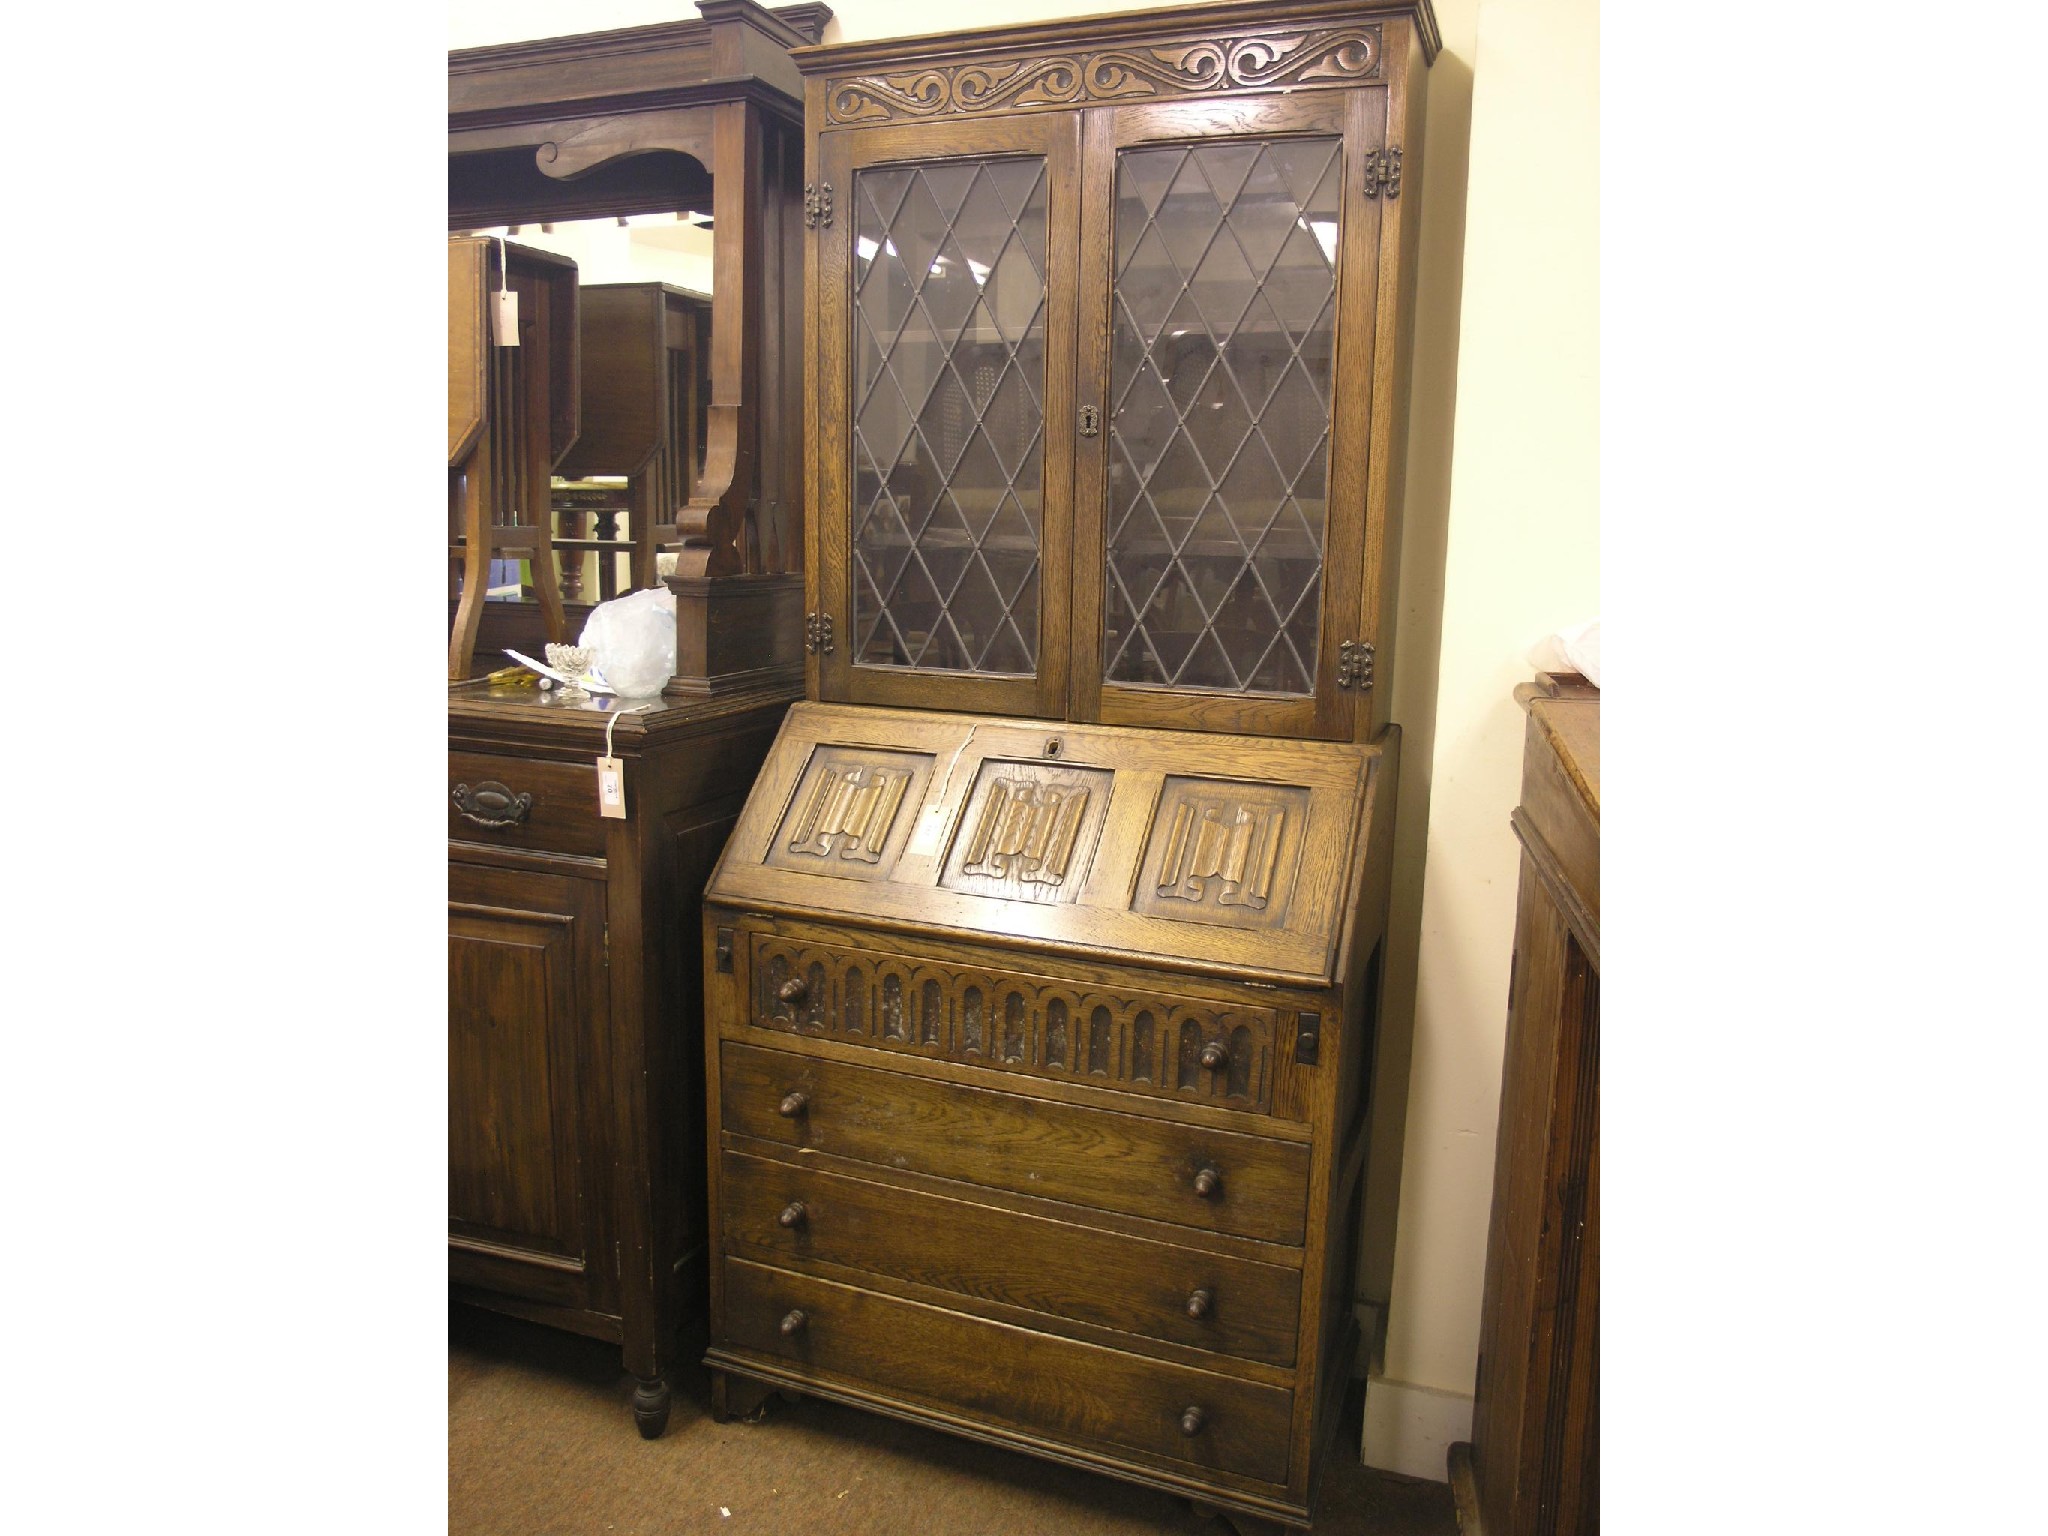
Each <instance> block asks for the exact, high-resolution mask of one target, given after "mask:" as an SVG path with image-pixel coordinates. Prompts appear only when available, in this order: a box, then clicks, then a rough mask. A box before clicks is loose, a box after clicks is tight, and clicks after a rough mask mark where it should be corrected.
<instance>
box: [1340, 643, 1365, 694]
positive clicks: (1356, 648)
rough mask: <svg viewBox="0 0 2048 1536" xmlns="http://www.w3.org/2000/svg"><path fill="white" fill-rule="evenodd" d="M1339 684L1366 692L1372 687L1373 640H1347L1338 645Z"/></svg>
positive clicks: (1342, 686) (1341, 686)
mask: <svg viewBox="0 0 2048 1536" xmlns="http://www.w3.org/2000/svg"><path fill="white" fill-rule="evenodd" d="M1337 686H1338V687H1339V688H1346V689H1349V688H1356V689H1357V690H1358V691H1359V692H1360V693H1364V692H1365V691H1367V690H1368V689H1370V688H1371V687H1372V642H1371V641H1370V640H1346V641H1345V642H1344V643H1343V644H1342V645H1340V646H1338V647H1337Z"/></svg>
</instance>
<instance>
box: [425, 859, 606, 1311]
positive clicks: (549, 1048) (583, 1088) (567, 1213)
mask: <svg viewBox="0 0 2048 1536" xmlns="http://www.w3.org/2000/svg"><path fill="white" fill-rule="evenodd" d="M449 885H450V890H449V898H450V899H449V912H448V1228H449V1238H450V1244H451V1257H450V1263H451V1271H452V1273H453V1274H454V1276H455V1278H457V1279H464V1278H476V1277H472V1276H466V1275H465V1273H464V1266H465V1265H466V1264H473V1265H479V1266H482V1267H483V1269H488V1271H489V1273H490V1275H491V1277H493V1283H495V1284H496V1285H498V1287H499V1288H503V1284H504V1277H505V1275H506V1273H507V1269H508V1266H514V1267H516V1266H520V1265H524V1266H526V1267H528V1268H530V1269H531V1271H532V1276H533V1287H532V1288H533V1291H534V1294H535V1296H536V1297H537V1298H539V1299H547V1300H560V1299H562V1294H561V1293H562V1287H563V1284H564V1279H565V1276H566V1277H577V1278H578V1280H579V1283H578V1284H577V1285H576V1286H575V1287H573V1288H574V1289H575V1290H576V1291H577V1293H578V1294H577V1295H576V1296H575V1298H574V1300H575V1302H576V1303H577V1304H581V1305H585V1306H588V1305H591V1304H592V1303H594V1302H596V1301H598V1300H599V1299H600V1298H601V1295H602V1294H603V1293H604V1292H605V1291H606V1290H607V1285H606V1284H605V1282H604V1281H603V1280H602V1279H600V1278H599V1277H597V1276H594V1275H592V1274H591V1273H590V1271H591V1269H592V1268H593V1267H594V1260H595V1257H596V1255H597V1254H599V1253H601V1252H602V1251H603V1243H604V1241H605V1239H604V1236H603V1234H604V1231H605V1230H607V1229H608V1220H607V1213H606V1212H605V1210H604V1200H603V1196H602V1191H601V1178H602V1167H603V1162H602V1158H603V1152H604V1148H605V1147H606V1146H607V1145H608V1144H609V1138H608V1135H607V1133H606V1128H605V1127H604V1125H603V1123H602V1113H601V1109H600V1107H599V1106H600V1104H601V1095H602V1085H603V1082H604V1073H605V1062H604V1047H605V1033H604V1029H605V1019H606V1016H607V1009H606V1005H605V995H604V966H603V944H604V936H603V926H604V894H603V890H602V888H601V887H600V886H598V885H596V884H595V883H593V882H590V881H586V880H575V879H567V878H561V877H550V876H538V875H513V874H509V873H508V872H506V871H502V870H485V869H471V868H468V867H466V866H463V865H454V866H451V869H450V874H449ZM481 1273H482V1270H479V1275H481Z"/></svg>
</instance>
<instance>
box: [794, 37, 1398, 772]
mask: <svg viewBox="0 0 2048 1536" xmlns="http://www.w3.org/2000/svg"><path fill="white" fill-rule="evenodd" d="M1433 51H1434V23H1433V21H1432V20H1431V19H1430V17H1429V12H1428V8H1427V6H1426V5H1424V6H1421V7H1411V6H1406V5H1403V6H1393V7H1375V6H1358V5H1352V6H1342V5H1331V4H1307V5H1295V6H1287V5H1257V6H1255V5H1243V4H1238V5H1224V6H1214V7H1203V8H1199V9H1197V10H1194V11H1181V12H1177V13H1173V14H1171V15H1164V14H1148V15H1135V16H1123V17H1114V18H1097V19H1095V20H1092V21H1089V22H1085V23H1071V24H1067V25H1064V26H1060V27H1053V26H1045V27H1035V28H1018V29H1011V30H1008V31H1004V32H987V33H970V34H961V35H958V36H955V37H950V38H930V39H925V38H920V39H915V40H910V41H908V42H901V43H864V44H860V45H857V46H845V47H838V48H827V49H814V50H807V51H805V52H803V53H800V54H799V56H798V57H799V62H800V64H801V65H802V67H803V70H804V73H805V75H806V76H807V82H808V92H809V94H808V124H809V128H810V131H811V135H812V150H811V157H810V163H811V171H812V175H813V177H814V185H815V188H816V193H815V196H816V197H817V198H818V199H819V200H820V203H819V207H818V210H817V211H818V215H819V222H820V228H819V230H818V234H817V238H816V240H815V241H814V243H813V246H812V250H811V257H810V259H811V263H812V264H811V267H810V269H809V270H810V276H811V278H812V285H811V292H812V294H813V299H814V302H813V305H812V318H811V324H812V327H813V330H812V342H813V349H814V353H815V355H816V357H817V358H818V359H819V364H820V366H819V367H818V368H817V369H816V370H815V372H814V374H813V376H812V388H811V393H810V402H809V415H808V417H807V421H808V426H809V430H810V433H811V438H812V441H813V442H814V443H815V445H816V452H815V453H814V454H813V456H812V459H811V465H810V472H811V475H812V482H811V486H812V489H811V500H812V505H813V506H815V507H816V508H817V509H818V518H817V521H816V524H815V528H816V533H815V539H816V544H815V551H814V557H813V561H812V565H813V568H814V571H815V580H814V583H813V587H812V591H811V599H812V608H813V617H812V629H813V651H814V654H815V656H816V666H815V669H814V682H815V685H816V688H817V693H818V696H819V697H822V698H828V699H837V700H848V701H853V702H861V703H875V704H899V705H911V706H916V707H925V708H933V707H944V708H959V709H971V710H978V711H988V712H992V713H1005V714H1031V715H1039V716H1044V717H1048V718H1054V719H1058V718H1070V719H1076V720H1090V721H1102V722H1107V723H1116V724H1130V725H1149V726H1166V727H1174V728H1182V729H1203V730H1227V731H1237V732H1246V733H1255V734H1264V735H1288V736H1304V737H1318V738H1324V739H1337V740H1353V739H1357V740H1363V739H1368V738H1369V737H1370V736H1371V735H1372V734H1373V732H1374V731H1376V730H1377V729H1378V728H1379V726H1380V725H1381V724H1383V723H1384V721H1385V712H1384V710H1383V709H1376V708H1375V707H1374V701H1375V699H1376V697H1377V696H1376V695H1375V694H1374V692H1373V687H1372V684H1373V676H1374V672H1375V668H1376V666H1381V667H1383V666H1384V664H1385V660H1386V657H1385V652H1386V648H1387V643H1388V640H1389V638H1390V630H1391V623H1390V619H1391V611H1390V604H1391V591H1392V582H1393V577H1394V570H1395V548H1394V543H1393V539H1392V536H1391V535H1392V530H1393V528H1394V520H1393V519H1391V518H1390V517H1389V516H1388V515H1387V514H1388V506H1389V501H1390V498H1391V497H1392V496H1394V495H1395V494H1396V493H1397V491H1398V486H1399V478H1400V465H1399V452H1400V447H1399V445H1400V443H1401V441H1402V437H1403V429H1402V423H1403V418H1404V405H1403V399H1402V393H1401V388H1400V378H1399V373H1400V367H1399V357H1400V354H1401V353H1402V351H1403V349H1404V347H1405V344H1406V336H1405V327H1406V305H1405V299H1404V296H1405V294H1406V292H1407V291H1408V289H1409V288H1410V287H1411V286H1412V282H1413V271H1412V268H1413V260H1414V251H1413V248H1414V237H1415V230H1414V223H1415V214H1414V196H1413V192H1412V190H1411V191H1410V193H1409V195H1408V196H1407V197H1406V198H1405V199H1404V198H1403V196H1402V190H1401V189H1402V180H1403V157H1404V155H1405V156H1407V157H1408V159H1409V164H1408V166H1407V175H1408V177H1409V178H1410V181H1411V185H1412V178H1413V174H1414V165H1413V156H1414V154H1415V152H1416V149H1417V148H1418V145H1417V143H1416V142H1415V141H1416V139H1417V137H1418V135H1417V132H1416V130H1417V127H1418V125H1419V122H1420V108H1421V82H1422V72H1423V68H1424V65H1425V63H1426V62H1427V58H1428V57H1429V56H1430V55H1431V54H1432V53H1433Z"/></svg>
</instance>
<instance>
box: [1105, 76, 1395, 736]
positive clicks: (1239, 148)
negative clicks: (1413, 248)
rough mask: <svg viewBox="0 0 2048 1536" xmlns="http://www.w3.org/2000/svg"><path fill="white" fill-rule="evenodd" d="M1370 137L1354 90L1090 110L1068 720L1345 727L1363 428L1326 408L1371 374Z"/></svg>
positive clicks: (1379, 126)
mask: <svg viewBox="0 0 2048 1536" xmlns="http://www.w3.org/2000/svg"><path fill="white" fill-rule="evenodd" d="M1357 96H1358V98H1359V99H1364V98H1367V97H1369V98H1370V99H1371V101H1372V102H1373V104H1374V107H1375V108H1383V93H1365V92H1361V93H1357ZM1382 137H1383V118H1382V116H1381V115H1376V113H1375V112H1373V111H1360V110H1357V108H1356V104H1355V102H1354V99H1353V98H1352V97H1350V96H1348V95H1347V96H1346V97H1331V96H1311V97H1307V98H1301V97H1294V98H1289V97H1264V98H1251V99H1240V100H1235V101H1231V102H1228V103H1221V104H1216V105H1214V106H1210V107H1207V108H1197V107H1192V106H1186V105H1180V106H1172V107H1129V108H1118V109H1111V110H1105V111H1103V112H1100V113H1097V114H1096V115H1095V121H1094V123H1093V124H1092V125H1091V131H1090V137H1089V141H1088V145H1087V149H1086V152H1085V161H1086V176H1087V183H1088V188H1089V195H1088V197H1087V200H1086V201H1085V203H1084V210H1083V225H1082V253H1083V255H1082V268H1083V272H1082V276H1083V300H1082V303H1083V314H1084V322H1083V328H1082V354H1081V366H1080V375H1081V377H1082V378H1083V379H1086V380H1096V381H1099V383H1098V384H1097V386H1096V387H1098V388H1100V389H1101V390H1102V398H1101V401H1100V409H1101V412H1102V419H1103V431H1102V434H1101V436H1100V438H1099V439H1096V440H1094V441H1092V442H1083V443H1082V444H1081V445H1080V449H1079V457H1078V459H1077V463H1076V481H1077V486H1076V518H1077V543H1078V545H1079V547H1080V548H1081V549H1083V550H1086V551H1088V554H1087V555H1086V556H1084V557H1083V559H1084V561H1085V562H1086V563H1085V564H1084V563H1083V561H1077V562H1076V572H1075V582H1076V589H1077V591H1076V601H1075V612H1076V621H1077V622H1076V630H1077V633H1079V634H1084V635H1098V636H1099V637H1100V639H1099V645H1098V646H1097V647H1095V648H1093V650H1092V652H1091V651H1090V650H1089V649H1088V648H1086V647H1080V646H1077V649H1079V650H1080V651H1081V654H1080V655H1078V656H1077V659H1076V663H1075V667H1076V676H1077V687H1076V709H1075V713H1076V714H1077V715H1078V716H1079V717H1081V718H1084V719H1100V720H1104V721H1113V722H1116V723H1129V724H1145V725H1177V726H1184V727H1201V728H1206V729H1225V730H1233V731H1250V732H1260V733H1270V734H1287V735H1308V736H1344V735H1348V734H1349V732H1350V724H1351V711H1350V696H1349V694H1348V692H1346V691H1344V690H1340V689H1339V688H1337V686H1336V680H1337V667H1336V657H1337V654H1338V649H1339V646H1340V644H1341V643H1342V641H1343V640H1344V639H1347V638H1350V637H1351V635H1352V632H1353V626H1355V624H1356V622H1357V606H1358V589H1359V572H1358V562H1359V555H1360V549H1361V538H1360V524H1361V523H1362V521H1363V518H1364V512H1365V506H1364V484H1365V481H1364V473H1363V471H1364V455H1365V448H1366V443H1367V440H1368V437H1369V433H1370V422H1369V421H1368V420H1367V419H1366V417H1365V415H1364V413H1362V412H1358V413H1352V412H1345V413H1337V412H1335V411H1333V408H1332V402H1333V401H1334V400H1335V399H1336V398H1338V394H1339V391H1340V388H1343V387H1344V386H1347V385H1349V384H1351V383H1353V382H1356V381H1360V380H1368V379H1369V375H1370V368H1369V362H1370V358H1371V353H1372V299H1373V294H1374V289H1375V285H1376V268H1377V259H1376V256H1377V225H1378V209H1377V206H1376V204H1374V203H1373V202H1371V201H1368V200H1367V199H1365V198H1364V197H1363V196H1362V195H1360V193H1359V192H1358V190H1357V183H1358V181H1359V177H1358V176H1357V175H1356V174H1355V168H1356V167H1357V165H1358V164H1359V161H1360V158H1361V156H1362V155H1363V153H1364V152H1365V151H1366V150H1369V149H1371V148H1375V147H1377V146H1378V144H1379V143H1380V141H1381V138H1382ZM1340 333H1341V335H1342V336H1343V342H1342V344H1341V349H1340V345H1339V342H1338V337H1339V335H1340ZM1347 368H1348V369H1349V370H1351V371H1352V373H1353V374H1355V376H1356V377H1355V379H1354V378H1353V377H1351V376H1349V375H1347V374H1346V373H1345V372H1344V370H1346V369H1347ZM1350 397H1351V398H1355V399H1358V400H1361V401H1363V400H1365V399H1367V398H1368V391H1367V390H1365V389H1360V390H1358V391H1357V392H1356V393H1355V394H1352V395H1351V396H1350ZM1084 403H1086V402H1084ZM1091 620H1092V622H1091Z"/></svg>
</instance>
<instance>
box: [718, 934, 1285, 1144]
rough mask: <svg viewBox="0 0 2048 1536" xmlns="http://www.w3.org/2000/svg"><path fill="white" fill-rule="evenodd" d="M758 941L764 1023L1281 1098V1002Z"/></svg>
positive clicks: (1256, 1100)
mask: <svg viewBox="0 0 2048 1536" xmlns="http://www.w3.org/2000/svg"><path fill="white" fill-rule="evenodd" d="M748 937H749V940H750V943H749V948H748V955H749V961H750V965H749V970H750V972H751V979H752V996H751V998H750V1000H749V1008H750V1016H751V1018H752V1020H753V1022H754V1023H755V1024H756V1025H758V1026H760V1027H761V1028H763V1029H773V1030H779V1031H781V1032H783V1033H785V1034H801V1035H809V1036H814V1037H819V1038H825V1039H833V1040H841V1041H844V1042H846V1043H847V1044H849V1045H863V1046H871V1047H874V1048H876V1049H879V1050H890V1051H908V1052H911V1053H914V1054H916V1055H921V1056H931V1057H937V1058H940V1059H942V1060H946V1061H963V1062H971V1063H973V1064H974V1065H976V1066H986V1067H997V1068H1001V1069H1002V1070H1005V1071H1011V1072H1020V1073H1025V1074H1028V1075H1031V1076H1035V1077H1047V1078H1052V1079H1054V1080H1056V1081H1064V1082H1085V1083H1091V1084H1094V1085H1095V1086H1097V1087H1101V1088H1115V1089H1121V1090H1123V1091H1125V1092H1128V1093H1140V1094H1145V1095H1147V1096H1150V1097H1156V1098H1176V1099H1184V1100H1188V1101H1190V1102H1193V1103H1198V1104H1215V1105H1219V1106H1222V1107H1225V1108H1230V1109H1249V1110H1256V1111H1259V1112H1262V1113H1263V1112H1266V1111H1270V1110H1271V1109H1272V1107H1273V1070H1274V1062H1275V1056H1274V1042H1275V1041H1276V1040H1277V1039H1278V1038H1279V1015H1278V1014H1277V1012H1276V1011H1275V1010H1274V1009H1271V1008H1267V1007H1262V1006H1259V1005H1257V1004H1249V1003H1229V1002H1220V1001H1216V1000H1213V999H1197V998H1184V997H1169V996H1160V995H1157V994H1153V993H1148V992H1145V991H1143V990H1139V989H1133V988H1126V987H1103V986H1100V985H1091V984H1089V983H1086V982H1081V981H1071V980H1064V979H1061V978H1056V977H1051V976H1037V975H1027V974H1023V973H1020V972H1016V971H1010V970H1001V971H995V970H980V969H977V968H975V967H972V966H964V965H960V964H957V963H954V962H951V961H944V960H935V959H930V958H926V957H920V956H917V955H903V954H890V953H887V952H875V951H864V950H854V949H844V948H840V947H838V946H835V945H831V944H818V943H812V942H808V941H803V940H796V939H788V938H783V937H781V936H779V935H771V934H758V933H757V934H750V935H749V936H748ZM1205 1053H1206V1058H1205Z"/></svg>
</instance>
